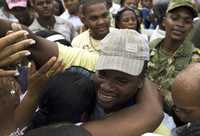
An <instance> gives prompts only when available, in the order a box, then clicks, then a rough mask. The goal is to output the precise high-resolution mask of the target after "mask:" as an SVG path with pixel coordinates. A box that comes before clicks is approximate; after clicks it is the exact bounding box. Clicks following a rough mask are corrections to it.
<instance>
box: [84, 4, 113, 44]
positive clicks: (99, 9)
mask: <svg viewBox="0 0 200 136" xmlns="http://www.w3.org/2000/svg"><path fill="white" fill-rule="evenodd" d="M83 19H84V23H85V25H86V26H87V27H88V28H89V29H90V35H91V36H92V37H93V38H94V39H97V40H101V39H103V38H104V37H105V36H106V35H107V34H108V33H109V27H110V18H109V11H108V9H107V8H106V4H105V3H95V4H91V5H88V6H87V7H86V8H85V15H84V17H83Z"/></svg>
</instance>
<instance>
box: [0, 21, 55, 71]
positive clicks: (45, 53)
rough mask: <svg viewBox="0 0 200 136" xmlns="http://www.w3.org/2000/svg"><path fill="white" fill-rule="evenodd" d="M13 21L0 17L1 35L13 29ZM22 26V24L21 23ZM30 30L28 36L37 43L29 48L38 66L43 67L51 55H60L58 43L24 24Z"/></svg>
mask: <svg viewBox="0 0 200 136" xmlns="http://www.w3.org/2000/svg"><path fill="white" fill-rule="evenodd" d="M12 23H13V22H11V21H7V20H3V19H0V36H1V37H2V36H4V35H5V34H6V33H7V32H8V31H9V30H12V29H13V28H12V27H11V24H12ZM21 26H22V25H21ZM22 29H25V30H27V31H28V32H29V35H28V38H31V39H34V40H35V41H36V44H35V45H33V46H31V48H29V50H30V52H31V59H33V60H34V62H35V63H36V65H37V67H41V66H42V65H43V64H44V63H45V62H47V61H48V60H49V59H50V58H51V57H53V56H56V57H57V56H58V48H57V46H55V45H56V43H54V42H51V41H48V40H46V39H44V38H40V37H38V36H36V35H35V34H33V33H32V32H31V31H30V30H29V29H28V28H27V27H26V26H22Z"/></svg>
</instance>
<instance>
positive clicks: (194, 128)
mask: <svg viewBox="0 0 200 136" xmlns="http://www.w3.org/2000/svg"><path fill="white" fill-rule="evenodd" d="M176 133H177V136H200V122H199V121H196V122H191V123H188V124H187V125H185V126H183V127H180V128H178V129H177V131H176Z"/></svg>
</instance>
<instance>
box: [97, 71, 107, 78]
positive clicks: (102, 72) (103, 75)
mask: <svg viewBox="0 0 200 136" xmlns="http://www.w3.org/2000/svg"><path fill="white" fill-rule="evenodd" d="M98 77H99V78H105V77H106V72H105V71H98Z"/></svg>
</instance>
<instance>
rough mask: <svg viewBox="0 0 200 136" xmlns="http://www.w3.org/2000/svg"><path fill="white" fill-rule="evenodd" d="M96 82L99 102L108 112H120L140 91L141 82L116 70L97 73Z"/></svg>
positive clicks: (137, 78)
mask: <svg viewBox="0 0 200 136" xmlns="http://www.w3.org/2000/svg"><path fill="white" fill-rule="evenodd" d="M94 81H95V82H96V84H97V102H98V104H100V106H101V107H102V108H104V109H105V110H108V111H112V110H119V109H120V108H122V107H123V106H124V104H126V102H127V101H128V100H130V99H133V98H134V95H135V94H136V92H137V91H138V87H139V85H141V80H139V77H136V76H132V75H129V74H126V73H123V72H120V71H115V70H100V71H98V72H96V75H95V78H94Z"/></svg>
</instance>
